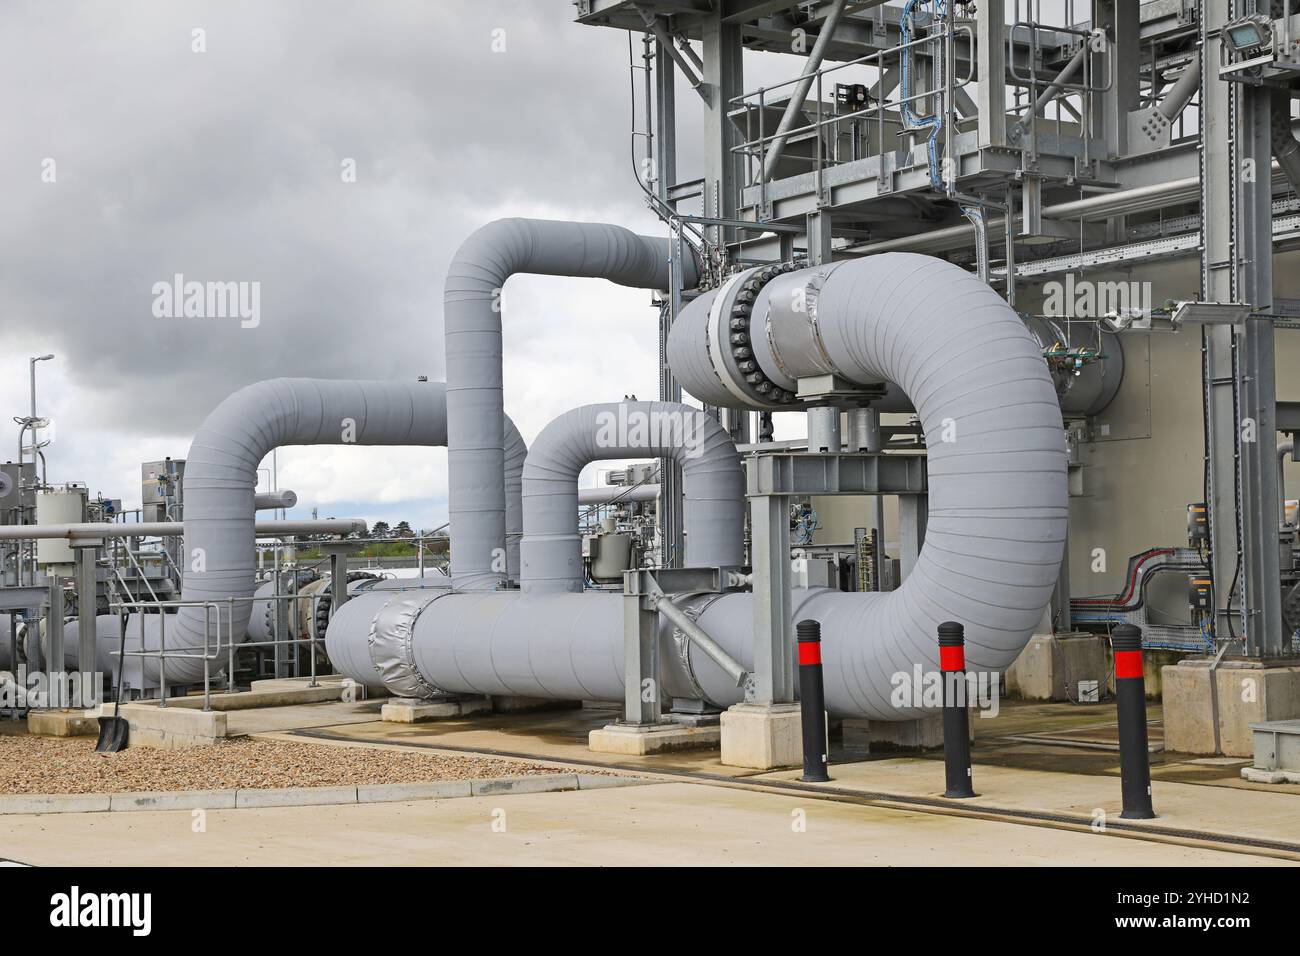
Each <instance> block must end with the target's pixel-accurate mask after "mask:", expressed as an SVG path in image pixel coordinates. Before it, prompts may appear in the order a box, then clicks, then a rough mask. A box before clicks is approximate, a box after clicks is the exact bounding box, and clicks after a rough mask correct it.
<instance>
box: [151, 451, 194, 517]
mask: <svg viewBox="0 0 1300 956" xmlns="http://www.w3.org/2000/svg"><path fill="white" fill-rule="evenodd" d="M184 479H185V459H183V458H167V459H164V460H163V461H146V462H144V463H143V464H142V465H141V466H140V506H141V509H142V511H143V513H142V514H141V515H140V520H141V521H178V520H180V515H179V514H168V512H167V505H168V503H169V501H168V499H170V500H171V503H178V502H179V501H180V498H181V485H182V482H183V481H184Z"/></svg>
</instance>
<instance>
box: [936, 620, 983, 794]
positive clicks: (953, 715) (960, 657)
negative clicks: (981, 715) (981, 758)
mask: <svg viewBox="0 0 1300 956" xmlns="http://www.w3.org/2000/svg"><path fill="white" fill-rule="evenodd" d="M939 670H940V672H941V676H942V678H943V769H944V781H945V783H946V784H947V789H945V790H944V793H943V795H944V796H945V797H952V798H954V799H958V800H963V799H966V798H967V797H973V796H975V791H974V790H972V789H971V763H970V713H969V712H968V711H967V710H966V629H965V628H963V627H962V626H961V625H960V624H958V623H957V622H956V621H945V622H944V623H942V624H940V625H939Z"/></svg>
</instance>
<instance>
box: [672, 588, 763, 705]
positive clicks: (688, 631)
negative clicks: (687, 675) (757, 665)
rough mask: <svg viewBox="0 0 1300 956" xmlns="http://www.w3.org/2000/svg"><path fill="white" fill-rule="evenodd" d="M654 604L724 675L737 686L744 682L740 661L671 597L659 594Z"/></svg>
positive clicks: (744, 671) (746, 676) (745, 675)
mask: <svg viewBox="0 0 1300 956" xmlns="http://www.w3.org/2000/svg"><path fill="white" fill-rule="evenodd" d="M654 606H655V610H656V611H658V612H659V613H660V614H662V615H663V616H664V617H666V618H668V620H669V621H671V622H672V624H673V626H674V627H675V628H677V630H679V631H681V632H682V633H683V634H685V635H686V637H687V638H688V639H689V640H690V642H691V643H692V644H694V645H695V646H696V647H698V648H699V649H700V650H702V651H703V652H704V653H705V655H706V656H707V657H708V658H709V660H711V661H713V663H715V664H717V665H718V666H719V667H721V668H722V670H723V671H724V672H725V673H726V675H727V676H728V677H730V678H731V679H732V680H734V681H735V682H736V686H737V687H740V686H742V685H743V684H744V683H745V680H746V679H747V678H748V677H749V673H748V672H747V671H746V670H745V668H744V667H743V666H741V664H740V662H739V661H737V660H736V659H735V658H734V657H732V656H731V655H730V654H728V653H727V652H726V651H725V650H724V649H723V647H722V645H721V644H719V643H718V642H717V641H715V640H714V639H713V638H711V637H709V635H708V634H706V633H704V630H703V629H702V628H701V627H700V626H699V625H698V624H696V623H695V622H694V621H693V620H691V619H690V617H689V616H687V614H686V612H685V611H683V610H682V609H681V608H679V607H678V606H677V605H676V604H674V603H673V602H672V598H670V597H668V595H666V594H660V595H658V596H657V597H655V598H654Z"/></svg>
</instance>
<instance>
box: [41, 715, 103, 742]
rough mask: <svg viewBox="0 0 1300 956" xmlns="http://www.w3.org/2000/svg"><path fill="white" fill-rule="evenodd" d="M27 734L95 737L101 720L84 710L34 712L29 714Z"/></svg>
mask: <svg viewBox="0 0 1300 956" xmlns="http://www.w3.org/2000/svg"><path fill="white" fill-rule="evenodd" d="M27 732H28V733H29V734H35V735H36V736H38V737H94V736H96V735H98V734H99V719H98V718H97V717H95V716H94V715H93V714H89V713H88V712H87V711H84V710H32V711H28V713H27Z"/></svg>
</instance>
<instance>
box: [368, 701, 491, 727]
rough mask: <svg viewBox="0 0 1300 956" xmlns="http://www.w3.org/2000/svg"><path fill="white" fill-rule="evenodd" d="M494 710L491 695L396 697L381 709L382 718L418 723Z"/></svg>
mask: <svg viewBox="0 0 1300 956" xmlns="http://www.w3.org/2000/svg"><path fill="white" fill-rule="evenodd" d="M490 710H492V698H490V697H463V698H459V697H452V698H447V699H445V700H420V699H417V698H414V697H394V698H393V699H392V700H389V701H387V702H385V704H384V705H383V707H382V708H381V709H380V711H379V716H380V719H381V720H386V721H388V722H389V723H394V724H418V723H422V722H424V721H427V720H448V719H450V718H453V717H468V716H469V715H471V714H482V713H487V712H489V711H490Z"/></svg>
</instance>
